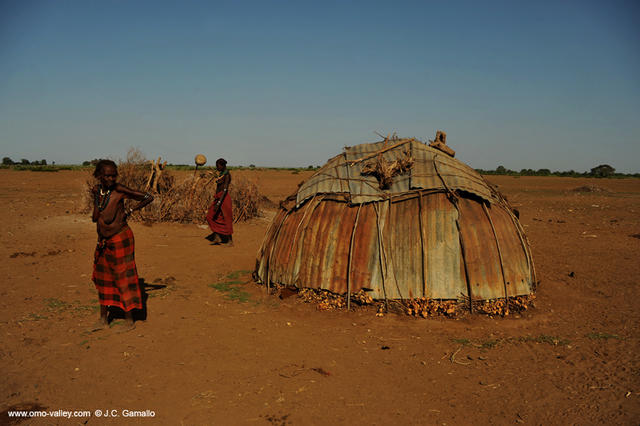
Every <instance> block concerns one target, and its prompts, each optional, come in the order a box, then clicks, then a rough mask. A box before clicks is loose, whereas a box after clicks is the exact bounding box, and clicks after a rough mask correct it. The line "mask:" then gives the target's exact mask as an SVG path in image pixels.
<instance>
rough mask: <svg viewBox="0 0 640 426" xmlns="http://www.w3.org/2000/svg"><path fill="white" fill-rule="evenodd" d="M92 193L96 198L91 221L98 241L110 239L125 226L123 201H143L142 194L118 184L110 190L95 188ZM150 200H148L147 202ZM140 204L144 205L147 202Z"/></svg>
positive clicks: (125, 215) (143, 196)
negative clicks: (96, 232)
mask: <svg viewBox="0 0 640 426" xmlns="http://www.w3.org/2000/svg"><path fill="white" fill-rule="evenodd" d="M93 193H94V196H95V197H96V198H95V202H94V207H93V221H94V222H96V225H97V231H98V237H99V238H100V239H106V238H110V237H112V236H114V235H116V234H117V233H118V232H120V231H121V230H122V229H123V228H124V227H125V226H127V214H126V213H125V208H124V200H125V199H126V198H131V199H134V200H143V199H145V194H144V193H142V192H138V191H134V190H132V189H129V188H127V187H126V186H123V185H120V184H115V185H114V186H113V188H112V189H111V190H103V189H102V188H101V187H95V188H94V189H93ZM151 199H152V198H151ZM151 199H149V202H150V201H151ZM141 204H143V205H146V204H148V202H144V203H141ZM139 207H142V205H139Z"/></svg>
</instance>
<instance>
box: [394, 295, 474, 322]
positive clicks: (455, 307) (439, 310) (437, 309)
mask: <svg viewBox="0 0 640 426" xmlns="http://www.w3.org/2000/svg"><path fill="white" fill-rule="evenodd" d="M404 304H405V307H406V313H407V315H413V316H419V317H422V318H427V317H430V316H436V315H446V316H448V317H455V316H456V315H457V314H458V313H460V312H461V310H462V309H464V307H463V306H462V305H461V303H460V302H459V301H457V300H435V299H428V298H426V297H421V298H417V299H408V300H406V301H405V302H404Z"/></svg>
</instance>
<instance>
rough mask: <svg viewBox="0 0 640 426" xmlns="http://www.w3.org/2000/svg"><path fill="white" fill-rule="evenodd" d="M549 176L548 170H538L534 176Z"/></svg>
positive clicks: (549, 171)
mask: <svg viewBox="0 0 640 426" xmlns="http://www.w3.org/2000/svg"><path fill="white" fill-rule="evenodd" d="M550 174H551V170H549V169H538V171H537V172H536V175H538V176H549V175H550Z"/></svg>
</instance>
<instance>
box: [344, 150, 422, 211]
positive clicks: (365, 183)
mask: <svg viewBox="0 0 640 426" xmlns="http://www.w3.org/2000/svg"><path fill="white" fill-rule="evenodd" d="M389 144H392V142H389ZM385 146H386V145H385V143H384V142H377V143H371V144H361V145H356V146H354V147H351V148H347V149H345V159H346V161H347V162H349V161H355V160H359V159H361V158H363V157H366V156H368V155H371V154H374V153H376V152H378V151H380V150H381V149H383V148H385ZM410 146H411V145H410V142H407V143H406V144H404V145H401V146H398V147H396V148H394V149H392V150H389V151H386V152H384V153H382V158H383V159H384V161H387V162H389V163H391V162H393V161H396V160H398V159H400V158H402V156H403V155H404V154H403V153H404V151H405V150H408V151H410ZM376 159H377V156H374V157H371V158H368V159H366V160H364V161H361V162H359V163H356V164H352V165H346V167H347V170H348V174H349V190H350V193H351V203H352V204H361V203H368V202H371V201H381V200H383V199H385V198H387V197H388V196H390V195H394V194H402V193H405V192H407V191H408V190H409V173H407V174H404V175H397V176H395V177H394V178H393V181H392V184H391V186H390V187H389V188H388V189H386V190H382V189H380V184H379V182H378V179H377V178H376V177H375V176H371V175H363V174H362V170H363V168H364V167H365V166H366V165H367V164H368V163H370V162H373V161H376Z"/></svg>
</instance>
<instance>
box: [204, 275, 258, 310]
mask: <svg viewBox="0 0 640 426" xmlns="http://www.w3.org/2000/svg"><path fill="white" fill-rule="evenodd" d="M249 273H250V271H235V272H232V273H230V274H228V275H227V276H226V280H225V281H221V282H217V283H214V284H209V287H211V288H213V289H214V290H216V291H219V292H221V293H224V298H225V299H227V300H234V301H236V302H240V303H245V302H248V301H249V293H247V292H246V291H244V290H243V289H242V287H241V286H243V285H244V284H246V281H242V280H240V279H239V278H240V276H242V275H247V274H249Z"/></svg>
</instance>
